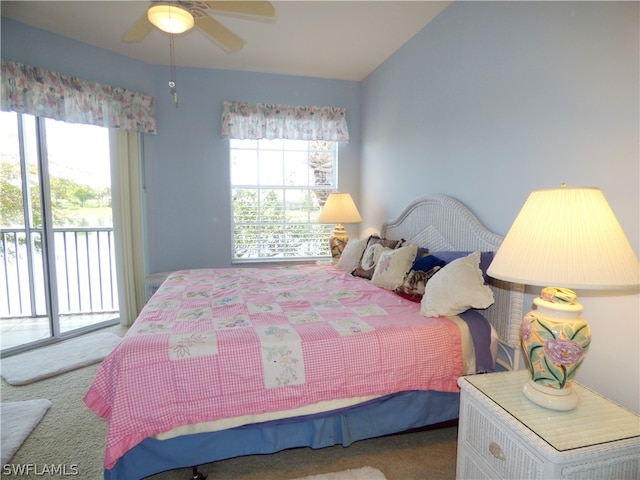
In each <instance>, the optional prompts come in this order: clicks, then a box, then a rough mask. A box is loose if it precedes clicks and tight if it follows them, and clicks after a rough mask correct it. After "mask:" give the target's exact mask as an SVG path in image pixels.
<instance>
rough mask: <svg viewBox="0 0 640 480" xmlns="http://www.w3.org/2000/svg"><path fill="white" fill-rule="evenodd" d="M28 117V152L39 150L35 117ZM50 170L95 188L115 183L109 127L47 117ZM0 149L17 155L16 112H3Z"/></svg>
mask: <svg viewBox="0 0 640 480" xmlns="http://www.w3.org/2000/svg"><path fill="white" fill-rule="evenodd" d="M25 117H27V122H26V128H25V130H24V131H25V140H26V144H27V151H28V153H27V155H29V152H32V153H33V154H35V152H36V149H35V136H34V131H35V119H34V117H32V116H30V115H25ZM46 131H47V149H48V156H49V173H50V174H51V175H53V176H58V177H65V178H69V179H71V180H74V181H76V182H78V183H81V184H84V185H89V186H91V187H94V188H104V187H109V186H110V185H111V173H110V165H109V129H107V128H102V127H96V126H91V125H80V124H72V123H65V122H59V121H55V120H51V119H46ZM0 132H1V133H0V152H2V153H3V155H2V158H3V159H6V158H12V159H15V161H18V160H19V158H16V156H17V147H14V145H17V126H16V114H15V113H11V112H0ZM7 152H12V153H14V155H5V154H6V153H7Z"/></svg>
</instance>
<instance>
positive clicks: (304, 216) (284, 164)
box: [229, 139, 338, 263]
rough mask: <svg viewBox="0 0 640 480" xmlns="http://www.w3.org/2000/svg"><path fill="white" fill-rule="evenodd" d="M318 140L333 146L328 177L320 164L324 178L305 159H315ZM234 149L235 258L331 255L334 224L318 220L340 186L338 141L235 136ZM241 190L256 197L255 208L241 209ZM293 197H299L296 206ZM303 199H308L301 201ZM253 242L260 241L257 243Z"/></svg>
mask: <svg viewBox="0 0 640 480" xmlns="http://www.w3.org/2000/svg"><path fill="white" fill-rule="evenodd" d="M318 144H321V145H322V144H324V146H325V147H327V148H331V152H332V154H333V155H332V157H333V158H332V160H330V161H332V165H331V168H330V172H329V173H328V174H327V175H326V176H323V175H322V174H321V169H316V171H317V172H316V173H318V174H319V176H320V177H321V178H319V179H316V175H315V174H314V170H313V169H312V168H311V167H308V169H307V170H306V172H305V168H304V166H303V164H304V162H309V161H310V160H309V157H310V155H311V153H312V152H314V151H318V150H315V149H314V148H313V147H314V145H315V146H317V145H318ZM327 144H330V145H327ZM229 153H230V155H229V156H230V170H231V178H230V185H231V245H232V253H231V262H232V263H247V262H251V263H255V262H273V261H277V262H285V261H301V260H317V259H321V258H327V257H330V256H331V252H330V249H329V236H330V235H331V231H332V229H333V227H334V225H326V224H319V223H318V222H317V219H318V215H319V214H320V210H321V209H322V206H323V205H324V201H325V200H326V198H327V197H328V196H329V194H330V193H332V192H335V191H337V171H338V143H337V142H316V141H305V140H284V139H275V140H267V139H261V140H237V139H230V140H229ZM307 165H308V163H307ZM305 175H306V178H303V177H304V176H305ZM316 183H317V184H316ZM239 195H245V196H253V197H254V198H253V199H252V201H254V202H255V205H254V206H253V208H255V211H254V212H251V211H249V212H246V211H245V212H242V211H241V209H240V207H241V205H240V203H239V200H238V196H239ZM292 197H295V198H297V199H298V201H297V203H296V207H297V208H295V207H294V204H293V203H292V202H293V201H292V200H291V198H292ZM305 198H306V200H304V199H305ZM267 199H268V200H267ZM300 199H303V200H302V204H301V203H300ZM263 200H265V201H268V202H269V204H267V203H265V202H263ZM305 203H306V205H305ZM250 208H251V205H250ZM270 216H271V218H270ZM287 217H288V218H287ZM261 237H262V238H261ZM296 239H299V240H296ZM274 240H275V241H274ZM248 245H249V246H250V245H255V248H250V247H247V246H248Z"/></svg>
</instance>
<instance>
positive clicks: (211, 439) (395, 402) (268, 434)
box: [104, 391, 460, 480]
mask: <svg viewBox="0 0 640 480" xmlns="http://www.w3.org/2000/svg"><path fill="white" fill-rule="evenodd" d="M459 405H460V394H459V393H449V392H434V391H429V392H424V391H411V392H403V393H400V394H396V395H388V396H385V397H381V398H379V399H376V400H372V401H370V402H366V403H364V404H360V405H357V406H354V407H349V408H345V409H342V410H334V411H332V412H328V413H324V414H316V415H308V416H302V417H296V418H291V419H284V420H277V421H272V422H265V423H259V424H250V425H245V426H242V427H237V428H233V429H229V430H222V431H219V432H209V433H198V434H193V435H182V436H179V437H175V438H171V439H168V440H156V439H153V438H148V439H146V440H144V441H143V442H142V443H140V444H138V445H137V446H136V447H134V448H133V449H131V450H129V451H128V452H127V453H126V454H125V455H124V456H123V457H122V458H121V459H120V460H119V461H118V463H117V464H116V465H115V467H114V468H113V469H111V470H105V471H104V478H105V479H106V480H122V479H127V480H133V479H142V478H144V477H148V476H150V475H153V474H156V473H159V472H163V471H165V470H174V469H176V468H184V467H192V466H197V465H204V464H206V463H211V462H215V461H219V460H225V459H228V458H234V457H239V456H243V455H255V454H267V453H275V452H279V451H281V450H285V449H288V448H296V447H311V448H323V447H329V446H332V445H343V446H345V447H346V446H349V445H351V444H352V443H353V442H356V441H358V440H364V439H367V438H375V437H380V436H383V435H389V434H392V433H398V432H403V431H406V430H411V429H414V428H420V427H425V426H428V425H435V424H438V423H442V422H446V421H450V420H454V419H456V418H458V409H459Z"/></svg>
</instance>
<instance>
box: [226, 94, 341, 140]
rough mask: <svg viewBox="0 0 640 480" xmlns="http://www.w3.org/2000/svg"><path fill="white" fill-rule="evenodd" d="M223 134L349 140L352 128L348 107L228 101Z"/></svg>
mask: <svg viewBox="0 0 640 480" xmlns="http://www.w3.org/2000/svg"><path fill="white" fill-rule="evenodd" d="M222 136H223V137H224V138H235V139H261V138H267V139H273V138H284V139H288V140H326V141H332V142H348V141H349V130H348V128H347V119H346V110H345V109H344V108H342V107H308V106H302V107H299V106H293V105H275V104H266V103H245V102H224V104H223V108H222Z"/></svg>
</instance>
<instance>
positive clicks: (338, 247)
mask: <svg viewBox="0 0 640 480" xmlns="http://www.w3.org/2000/svg"><path fill="white" fill-rule="evenodd" d="M348 241H349V235H347V231H346V229H345V228H344V227H343V226H342V225H341V224H338V225H337V226H336V227H335V228H334V229H333V233H332V235H331V237H329V247H330V248H331V257H332V263H338V260H340V257H341V256H342V252H343V251H344V247H346V246H347V242H348Z"/></svg>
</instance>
